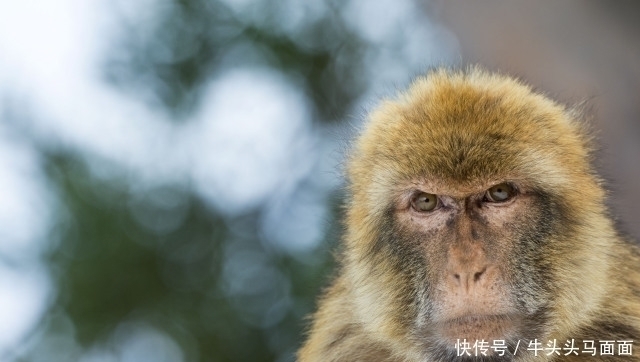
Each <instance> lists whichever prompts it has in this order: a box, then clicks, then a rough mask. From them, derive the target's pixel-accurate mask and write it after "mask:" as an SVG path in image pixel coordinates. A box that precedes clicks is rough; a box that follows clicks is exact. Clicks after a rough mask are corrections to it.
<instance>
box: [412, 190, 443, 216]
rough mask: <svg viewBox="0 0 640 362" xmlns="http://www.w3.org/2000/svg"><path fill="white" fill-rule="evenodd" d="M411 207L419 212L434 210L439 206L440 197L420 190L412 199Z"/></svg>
mask: <svg viewBox="0 0 640 362" xmlns="http://www.w3.org/2000/svg"><path fill="white" fill-rule="evenodd" d="M411 207H413V209H414V210H416V211H418V212H428V211H433V210H435V209H436V207H438V197H437V196H436V195H434V194H428V193H426V192H420V193H418V194H416V195H415V196H414V197H413V199H412V200H411Z"/></svg>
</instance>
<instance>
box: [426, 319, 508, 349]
mask: <svg viewBox="0 0 640 362" xmlns="http://www.w3.org/2000/svg"><path fill="white" fill-rule="evenodd" d="M519 325H520V318H518V316H516V315H511V314H499V315H466V316H462V317H458V318H453V319H449V320H446V321H444V322H442V323H439V324H438V328H437V332H438V334H439V335H440V338H441V339H444V340H448V341H452V342H454V343H456V342H458V341H463V340H466V341H467V342H469V343H471V345H473V343H475V342H476V341H485V342H488V343H489V344H491V343H492V342H493V341H495V340H509V339H512V338H513V337H514V336H515V335H516V334H517V330H518V326H519Z"/></svg>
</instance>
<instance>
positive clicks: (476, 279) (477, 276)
mask: <svg viewBox="0 0 640 362" xmlns="http://www.w3.org/2000/svg"><path fill="white" fill-rule="evenodd" d="M486 270H487V267H484V269H482V270H481V271H479V272H477V273H475V274H473V281H474V282H477V281H478V280H480V276H482V274H484V272H485V271H486Z"/></svg>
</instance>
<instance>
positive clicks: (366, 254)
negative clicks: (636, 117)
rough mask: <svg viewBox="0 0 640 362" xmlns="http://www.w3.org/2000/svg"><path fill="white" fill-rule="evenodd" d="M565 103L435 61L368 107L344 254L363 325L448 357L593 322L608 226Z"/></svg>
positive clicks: (420, 354) (413, 351)
mask: <svg viewBox="0 0 640 362" xmlns="http://www.w3.org/2000/svg"><path fill="white" fill-rule="evenodd" d="M574 113H575V112H573V111H571V110H570V109H567V108H565V107H563V106H561V105H559V104H557V103H555V102H554V101H552V100H550V99H548V98H546V97H544V96H543V95H541V94H538V93H535V92H534V91H532V90H531V88H529V87H528V86H526V85H524V84H522V83H520V82H519V81H517V80H514V79H512V78H509V77H505V76H500V75H495V74H488V73H486V72H483V71H481V70H478V69H472V70H469V71H466V72H452V71H446V70H439V71H434V72H432V73H430V74H428V75H427V76H425V77H423V78H420V79H418V80H416V81H415V82H414V83H413V85H412V86H411V87H410V88H409V89H408V91H406V92H405V93H402V94H400V95H399V96H398V97H397V98H395V99H390V100H386V101H383V102H382V103H381V105H380V106H379V107H378V108H377V109H375V110H374V111H373V112H372V113H371V114H370V115H369V117H368V122H367V123H366V125H365V127H364V130H363V132H362V134H361V135H360V137H359V138H358V140H357V141H356V144H355V146H354V148H353V150H352V152H351V154H350V155H349V160H348V162H347V175H348V182H349V186H348V187H349V195H350V198H349V200H348V202H347V222H346V224H347V231H346V237H345V246H344V247H345V250H344V259H345V260H344V262H343V273H344V274H345V275H346V280H347V283H349V289H350V290H351V291H352V299H353V301H354V302H353V303H354V306H355V307H354V310H355V311H356V313H357V315H358V321H359V323H361V325H362V326H363V327H364V328H365V329H366V330H368V331H370V332H371V334H372V335H375V336H378V337H376V338H378V339H379V340H384V342H385V343H388V344H391V345H392V348H391V349H392V350H402V351H408V352H406V353H407V355H413V356H415V360H425V359H436V360H437V359H442V360H446V359H450V358H451V357H452V356H455V354H453V353H454V352H455V344H456V342H457V341H459V340H467V341H471V342H473V341H476V340H478V341H480V340H485V341H492V340H505V341H506V343H507V344H508V345H509V346H511V347H513V346H514V345H515V344H516V343H518V341H529V340H533V339H538V340H545V341H546V340H548V339H551V338H564V337H567V336H566V333H567V331H572V330H576V328H578V327H579V325H580V324H581V323H588V321H589V319H590V318H591V317H590V315H591V311H592V310H593V309H594V308H596V307H597V306H598V304H599V301H600V299H601V298H602V291H601V288H599V286H600V285H602V284H603V283H605V284H606V276H607V272H606V270H607V262H606V260H605V259H606V255H607V250H608V245H609V243H610V242H611V241H610V240H613V239H615V237H616V236H615V232H614V231H613V227H612V225H611V222H610V220H609V218H608V217H607V215H606V210H604V208H603V206H602V205H603V204H604V196H605V194H604V191H603V189H602V187H601V185H600V181H599V179H598V177H597V176H596V175H595V173H594V171H593V169H592V166H591V165H590V162H589V158H590V156H589V152H590V151H589V150H590V148H589V146H588V143H589V137H588V136H587V133H586V132H585V131H584V129H583V125H582V124H581V123H580V122H579V121H578V120H577V119H576V118H577V117H576V115H575V114H574ZM569 338H570V337H569ZM521 349H524V347H521ZM522 353H524V354H526V351H524V352H522ZM489 358H491V357H489Z"/></svg>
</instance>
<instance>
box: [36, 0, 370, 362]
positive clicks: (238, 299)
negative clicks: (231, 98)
mask: <svg viewBox="0 0 640 362" xmlns="http://www.w3.org/2000/svg"><path fill="white" fill-rule="evenodd" d="M260 4H261V6H262V8H261V10H259V14H261V15H260V16H258V17H256V12H254V13H252V14H249V15H250V16H247V17H246V18H244V17H243V15H242V14H239V13H235V12H233V11H232V10H231V9H229V8H228V6H227V5H225V4H224V3H223V2H219V1H205V0H174V1H166V2H165V1H163V2H154V3H153V6H155V7H156V8H149V9H147V11H148V14H147V15H146V16H145V17H143V18H144V19H145V21H142V22H138V21H134V20H132V19H131V18H127V17H126V16H124V15H123V16H122V26H121V27H120V33H119V34H117V35H116V36H115V37H114V42H113V46H112V49H111V50H110V51H109V53H108V54H106V55H105V60H104V63H103V65H104V74H105V79H106V80H107V81H108V82H110V84H112V85H113V86H115V87H116V88H117V89H120V90H121V91H123V92H127V93H129V94H130V95H131V96H132V97H137V98H139V99H142V100H143V101H145V102H148V103H149V105H151V106H153V107H160V108H161V109H163V110H164V111H165V112H166V113H168V114H169V115H170V116H171V118H172V119H174V120H175V121H176V122H183V121H185V120H186V119H188V118H189V116H190V115H191V114H192V113H193V112H194V110H196V109H197V108H198V107H199V105H200V102H201V96H202V91H203V85H204V84H205V83H206V82H207V81H208V80H209V79H210V78H211V77H215V76H216V74H218V73H220V72H224V71H225V69H227V68H228V67H229V66H230V64H233V65H243V66H250V67H267V68H271V69H276V70H278V71H280V72H282V73H283V74H285V75H286V76H287V77H289V78H290V79H291V80H292V81H293V82H294V83H295V84H297V85H299V86H300V91H301V92H303V93H304V94H306V95H307V96H308V97H309V99H310V100H311V101H312V102H311V103H312V104H311V106H312V108H313V112H314V113H313V120H314V122H316V123H322V122H336V121H337V120H341V119H344V118H345V116H346V112H347V110H348V109H349V107H350V106H352V102H353V101H354V100H355V98H356V96H357V95H358V94H360V93H361V92H362V91H363V89H365V88H366V86H367V81H366V77H365V74H363V72H364V71H363V69H364V67H363V66H362V62H363V53H362V51H363V49H365V48H366V47H367V46H368V45H367V44H366V42H364V41H363V40H362V39H360V38H358V36H356V35H355V34H354V33H353V32H352V31H350V30H349V27H348V26H347V25H346V24H345V23H344V20H343V18H342V17H341V16H339V12H340V6H341V5H340V4H341V3H340V2H337V1H336V2H332V1H327V2H326V3H324V5H323V6H324V7H325V8H326V9H327V11H326V12H324V13H323V15H322V16H319V17H313V21H309V22H305V21H303V22H302V23H300V24H299V25H298V26H297V27H296V28H295V31H293V30H289V31H287V30H286V29H285V30H283V29H282V28H281V27H279V25H278V24H280V23H282V22H283V17H286V16H288V15H287V14H288V13H287V9H285V7H286V4H285V2H282V3H281V2H275V3H269V4H267V2H261V3H260ZM132 122H135V120H132ZM43 150H44V151H43V155H44V158H45V164H46V175H47V177H48V182H49V185H50V187H51V189H52V190H54V192H55V193H56V195H57V199H58V200H59V204H58V206H57V207H58V209H57V210H56V215H57V220H56V223H55V227H54V228H53V230H52V233H51V237H50V239H51V242H52V243H54V246H53V247H52V249H51V252H50V253H49V254H48V257H47V261H48V263H49V267H50V270H51V272H52V275H53V280H54V283H55V288H56V296H55V300H54V301H53V304H52V307H51V308H50V310H49V312H48V313H47V315H46V316H45V317H44V320H43V322H42V324H41V326H40V327H39V329H38V331H37V333H40V334H42V335H43V336H44V337H42V338H41V339H40V340H39V341H40V342H37V343H35V344H33V345H32V346H31V347H30V352H28V353H26V354H25V360H34V359H35V360H38V359H37V358H36V357H34V356H42V355H48V356H49V357H50V360H51V361H56V360H74V359H76V358H78V357H79V356H80V355H82V353H83V352H82V351H83V350H88V349H91V348H94V347H95V346H98V348H102V349H106V350H107V351H109V350H111V351H116V350H117V349H118V348H119V346H118V341H119V340H118V338H115V339H114V337H113V335H114V333H115V332H116V331H117V330H118V328H119V326H120V325H122V323H123V322H126V321H131V320H134V321H143V322H144V323H146V325H149V326H151V327H152V328H155V329H157V330H159V331H162V332H163V333H166V334H167V335H168V336H169V337H170V338H171V339H173V341H175V343H177V345H178V346H179V348H180V350H181V351H182V353H183V357H184V360H186V361H234V362H235V361H292V360H294V353H295V351H296V349H297V348H298V347H299V345H300V343H301V340H302V338H303V331H304V328H305V325H306V322H305V319H304V318H305V316H307V315H309V314H310V313H311V312H312V311H313V309H314V305H315V300H316V297H317V295H318V294H319V292H320V290H321V288H322V286H323V285H325V284H326V283H327V281H328V278H329V277H330V275H331V269H332V268H333V263H334V262H333V258H332V256H331V254H330V251H329V250H330V249H331V248H332V247H333V246H335V241H336V239H337V238H338V237H339V235H340V223H339V221H338V220H337V219H338V218H339V212H338V209H339V199H340V198H341V191H339V190H336V191H332V192H330V193H329V194H327V200H326V205H327V207H328V208H329V210H331V212H330V213H329V217H328V218H327V219H326V220H323V222H324V223H325V240H324V242H323V243H321V246H320V247H316V248H314V249H313V250H310V251H309V252H307V253H304V252H302V253H291V252H287V251H284V250H280V249H279V248H277V247H275V246H274V245H273V244H272V243H268V242H265V241H264V236H263V235H261V227H260V222H261V220H262V216H263V214H264V208H265V207H266V206H265V205H259V206H258V207H256V208H253V209H251V210H247V211H246V212H245V213H242V214H240V215H233V216H229V215H225V213H224V210H219V209H216V208H214V207H211V206H210V205H208V204H207V202H206V201H205V200H203V199H202V198H201V196H200V195H198V194H197V193H196V192H195V191H194V190H192V189H191V188H190V187H189V186H188V185H184V184H163V183H162V182H157V184H156V185H149V184H147V183H143V182H142V181H141V180H138V179H136V176H135V175H131V174H127V172H126V171H125V170H123V169H119V168H118V166H117V165H111V164H109V163H108V162H107V161H104V160H100V159H98V158H97V157H94V156H91V155H84V154H79V153H78V152H80V151H78V150H75V149H69V148H65V147H62V148H57V149H46V148H43ZM96 169H99V170H102V171H101V172H98V173H96V172H93V170H96ZM105 175H107V176H105ZM308 177H312V176H308ZM307 181H308V180H304V179H303V180H301V182H300V184H299V185H297V187H298V188H304V187H306V186H305V183H307V184H308V183H309V182H307ZM65 336H66V337H65ZM63 337H65V338H72V339H73V340H74V341H75V342H74V343H76V345H75V347H74V348H75V349H73V348H66V347H65V348H61V347H59V343H62V342H59V343H58V348H53V347H52V343H53V342H51V340H52V339H53V340H55V339H56V338H58V339H61V338H63ZM47 340H48V341H49V342H47ZM53 344H55V343H53ZM72 344H73V343H72ZM61 350H64V353H61ZM74 351H75V352H74ZM114 353H115V352H114ZM116 354H117V353H116Z"/></svg>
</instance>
